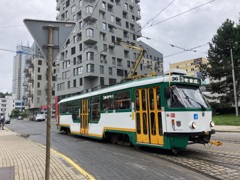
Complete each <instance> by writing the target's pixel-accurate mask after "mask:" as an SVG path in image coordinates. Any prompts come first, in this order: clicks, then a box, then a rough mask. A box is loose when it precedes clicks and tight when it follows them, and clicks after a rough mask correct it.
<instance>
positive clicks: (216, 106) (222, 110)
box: [210, 103, 235, 115]
mask: <svg viewBox="0 0 240 180" xmlns="http://www.w3.org/2000/svg"><path fill="white" fill-rule="evenodd" d="M210 105H211V107H212V111H213V115H217V114H234V113H235V107H232V106H230V105H228V104H220V103H210Z"/></svg>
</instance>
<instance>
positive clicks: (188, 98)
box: [182, 90, 206, 111]
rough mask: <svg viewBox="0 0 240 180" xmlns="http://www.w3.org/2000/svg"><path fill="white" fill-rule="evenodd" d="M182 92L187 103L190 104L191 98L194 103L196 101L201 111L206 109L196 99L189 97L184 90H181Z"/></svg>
mask: <svg viewBox="0 0 240 180" xmlns="http://www.w3.org/2000/svg"><path fill="white" fill-rule="evenodd" d="M182 92H183V94H184V95H185V96H186V98H185V99H187V100H188V102H189V104H191V103H190V101H189V100H192V101H194V102H195V103H197V104H198V105H199V106H201V108H202V111H206V108H205V107H204V106H203V105H202V104H201V103H200V102H198V101H196V100H195V99H192V98H190V97H189V96H188V95H187V94H186V93H185V91H184V90H182Z"/></svg>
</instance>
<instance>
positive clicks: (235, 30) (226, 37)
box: [200, 19, 240, 105]
mask: <svg viewBox="0 0 240 180" xmlns="http://www.w3.org/2000/svg"><path fill="white" fill-rule="evenodd" d="M230 49H232V52H233V62H234V70H235V80H236V90H237V95H238V99H239V96H240V25H238V26H234V22H233V21H231V20H229V19H227V20H226V21H225V22H224V23H223V24H222V26H221V27H220V28H219V29H218V30H217V34H216V35H214V37H213V39H212V42H211V43H209V50H208V61H209V63H208V64H205V65H204V64H202V65H201V66H200V70H201V72H203V75H204V76H206V77H209V78H210V80H211V81H210V89H211V93H217V94H219V95H220V96H219V97H218V100H220V103H225V104H229V105H232V104H234V91H233V79H232V66H231V54H230Z"/></svg>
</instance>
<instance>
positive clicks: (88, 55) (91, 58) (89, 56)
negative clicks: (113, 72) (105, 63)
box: [86, 52, 94, 60]
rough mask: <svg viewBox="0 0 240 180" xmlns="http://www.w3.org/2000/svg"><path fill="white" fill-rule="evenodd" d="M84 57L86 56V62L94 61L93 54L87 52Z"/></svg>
mask: <svg viewBox="0 0 240 180" xmlns="http://www.w3.org/2000/svg"><path fill="white" fill-rule="evenodd" d="M86 56H87V60H94V53H93V52H87V53H86Z"/></svg>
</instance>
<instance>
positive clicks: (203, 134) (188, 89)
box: [57, 75, 214, 150]
mask: <svg viewBox="0 0 240 180" xmlns="http://www.w3.org/2000/svg"><path fill="white" fill-rule="evenodd" d="M200 86H201V80H200V79H198V78H194V77H187V76H183V75H172V76H155V77H145V78H142V79H137V80H133V81H129V82H125V83H122V84H117V85H114V86H111V87H107V88H104V89H100V90H97V91H93V92H89V93H86V94H81V95H77V96H74V97H69V98H66V99H62V100H61V101H60V102H59V115H58V121H57V126H58V129H59V130H60V131H65V132H67V133H70V134H73V135H79V136H87V137H89V138H96V139H101V140H104V139H108V140H110V141H111V142H112V143H122V142H124V143H129V144H132V145H134V146H150V147H157V148H165V149H173V150H177V149H184V148H186V146H187V145H188V143H202V144H205V143H209V142H210V139H211V134H213V133H214V130H213V129H212V127H213V126H214V123H213V122H212V110H211V108H210V106H209V105H208V103H207V101H206V100H205V98H204V96H203V95H202V93H201V91H200V89H199V88H200Z"/></svg>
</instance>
